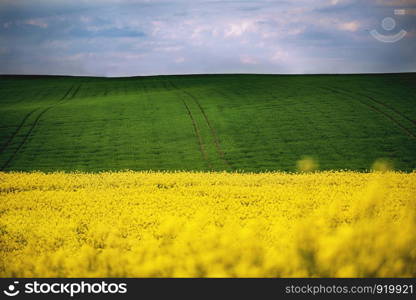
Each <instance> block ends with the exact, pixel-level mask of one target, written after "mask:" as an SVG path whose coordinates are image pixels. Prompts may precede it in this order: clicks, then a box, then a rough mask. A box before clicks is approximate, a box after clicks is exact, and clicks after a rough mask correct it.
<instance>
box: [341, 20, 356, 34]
mask: <svg viewBox="0 0 416 300" xmlns="http://www.w3.org/2000/svg"><path fill="white" fill-rule="evenodd" d="M338 28H339V29H341V30H345V31H351V32H355V31H357V30H358V29H359V28H360V23H359V22H358V21H352V22H347V23H342V24H340V25H339V26H338Z"/></svg>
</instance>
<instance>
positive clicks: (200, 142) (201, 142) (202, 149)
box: [162, 81, 212, 169]
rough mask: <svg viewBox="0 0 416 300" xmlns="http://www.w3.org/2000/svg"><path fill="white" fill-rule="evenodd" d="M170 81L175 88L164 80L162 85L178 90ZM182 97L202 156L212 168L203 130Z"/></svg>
mask: <svg viewBox="0 0 416 300" xmlns="http://www.w3.org/2000/svg"><path fill="white" fill-rule="evenodd" d="M168 83H169V84H170V85H171V86H172V87H173V89H170V88H169V86H168V85H167V83H166V82H163V84H162V86H163V87H164V88H165V89H166V90H168V91H171V90H175V89H176V90H178V89H177V88H176V87H175V86H174V85H173V84H172V83H171V82H170V81H168ZM180 99H181V101H182V103H183V105H184V106H185V109H186V112H187V113H188V116H189V118H190V119H191V122H192V127H193V128H194V132H195V136H196V137H197V140H198V145H199V151H200V152H201V155H202V158H203V160H205V161H206V162H207V164H208V168H210V169H212V165H211V163H210V161H209V157H208V153H207V151H206V150H205V144H204V140H203V139H202V135H201V132H200V130H199V128H198V124H197V122H196V120H195V118H194V116H193V115H192V112H191V109H190V108H189V106H188V104H186V101H185V100H184V99H183V98H182V97H180Z"/></svg>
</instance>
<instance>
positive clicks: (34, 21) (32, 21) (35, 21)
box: [23, 19, 48, 28]
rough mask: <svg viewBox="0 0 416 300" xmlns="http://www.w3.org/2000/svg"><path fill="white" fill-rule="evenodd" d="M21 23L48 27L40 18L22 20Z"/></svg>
mask: <svg viewBox="0 0 416 300" xmlns="http://www.w3.org/2000/svg"><path fill="white" fill-rule="evenodd" d="M23 24H27V25H32V26H37V27H40V28H48V23H46V22H45V21H44V20H42V19H28V20H25V21H23Z"/></svg>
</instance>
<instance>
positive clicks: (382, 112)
mask: <svg viewBox="0 0 416 300" xmlns="http://www.w3.org/2000/svg"><path fill="white" fill-rule="evenodd" d="M323 89H325V90H328V91H331V92H334V93H337V94H341V95H344V96H348V97H353V96H352V95H350V94H347V93H345V92H341V91H339V90H337V89H332V88H323ZM354 99H355V98H354ZM356 100H357V101H358V102H360V103H361V104H364V105H365V106H367V107H369V108H370V109H371V110H373V111H375V112H377V113H380V114H382V115H383V116H384V117H385V118H387V119H389V120H390V121H392V122H393V123H394V124H396V125H397V126H398V127H400V128H401V129H402V130H403V131H404V132H405V133H406V134H407V135H408V136H410V137H412V138H414V139H416V134H414V133H413V132H411V131H410V130H409V129H408V128H406V127H405V126H403V125H402V124H401V123H400V122H399V121H397V120H396V119H395V118H393V117H392V116H391V115H389V114H388V113H386V112H384V111H382V110H380V109H378V108H377V107H375V106H374V105H372V104H369V103H367V102H365V101H362V100H360V99H358V98H357V99H356Z"/></svg>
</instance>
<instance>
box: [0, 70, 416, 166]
mask: <svg viewBox="0 0 416 300" xmlns="http://www.w3.org/2000/svg"><path fill="white" fill-rule="evenodd" d="M0 101H1V108H0V109H1V112H0V128H1V131H0V132H1V133H0V142H1V143H0V169H1V170H3V171H12V170H20V171H31V170H41V171H56V170H65V171H73V170H79V171H94V172H95V171H102V170H124V169H131V170H227V171H249V172H253V171H254V172H259V171H266V170H282V171H295V170H296V161H298V160H299V159H300V158H301V157H303V156H305V155H308V156H312V157H314V158H315V159H316V160H317V161H318V162H319V165H320V169H321V170H328V169H352V170H362V171H363V170H368V169H369V168H370V167H371V165H372V163H373V162H374V161H375V160H376V159H378V158H386V159H389V160H391V161H392V162H393V163H394V166H395V169H398V170H403V171H411V170H414V169H415V168H416V74H390V75H389V74H386V75H316V76H278V75H190V76H154V77H132V78H93V77H47V76H44V77H42V76H32V77H30V76H0Z"/></svg>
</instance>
